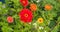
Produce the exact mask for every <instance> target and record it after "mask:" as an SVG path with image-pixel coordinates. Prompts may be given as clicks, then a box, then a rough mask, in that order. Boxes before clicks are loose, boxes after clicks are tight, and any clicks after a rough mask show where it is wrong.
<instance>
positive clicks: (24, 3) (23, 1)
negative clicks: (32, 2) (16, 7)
mask: <svg viewBox="0 0 60 32" xmlns="http://www.w3.org/2000/svg"><path fill="white" fill-rule="evenodd" d="M20 3H21V4H22V5H23V6H24V7H26V6H27V5H28V0H20Z"/></svg>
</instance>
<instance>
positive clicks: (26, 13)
mask: <svg viewBox="0 0 60 32" xmlns="http://www.w3.org/2000/svg"><path fill="white" fill-rule="evenodd" d="M19 16H20V19H21V20H22V21H23V22H28V23H29V22H31V21H32V18H33V15H32V12H31V11H30V10H29V9H22V10H21V12H20V13H19Z"/></svg>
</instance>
